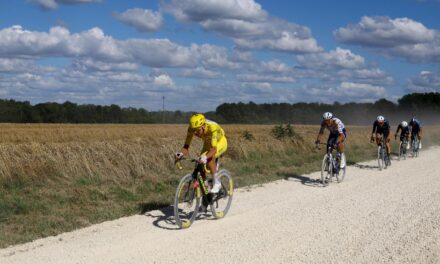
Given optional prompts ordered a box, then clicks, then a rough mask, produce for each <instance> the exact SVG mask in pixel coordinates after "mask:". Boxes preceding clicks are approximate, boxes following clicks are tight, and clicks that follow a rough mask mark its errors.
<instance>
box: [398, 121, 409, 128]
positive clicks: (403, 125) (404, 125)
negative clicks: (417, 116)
mask: <svg viewBox="0 0 440 264" xmlns="http://www.w3.org/2000/svg"><path fill="white" fill-rule="evenodd" d="M400 125H402V127H407V126H408V122H406V121H402V123H400Z"/></svg>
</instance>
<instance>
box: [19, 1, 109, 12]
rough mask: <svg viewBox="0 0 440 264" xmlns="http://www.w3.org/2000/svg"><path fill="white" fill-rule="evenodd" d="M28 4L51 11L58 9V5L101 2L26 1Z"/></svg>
mask: <svg viewBox="0 0 440 264" xmlns="http://www.w3.org/2000/svg"><path fill="white" fill-rule="evenodd" d="M28 2H30V3H33V4H35V5H38V6H39V7H41V8H42V9H45V10H53V9H56V8H58V5H60V4H71V5H73V4H87V3H100V2H102V0H28Z"/></svg>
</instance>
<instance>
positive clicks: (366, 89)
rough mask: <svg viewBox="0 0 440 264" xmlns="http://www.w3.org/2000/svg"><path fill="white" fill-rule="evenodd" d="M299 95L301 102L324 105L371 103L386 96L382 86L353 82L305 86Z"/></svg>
mask: <svg viewBox="0 0 440 264" xmlns="http://www.w3.org/2000/svg"><path fill="white" fill-rule="evenodd" d="M301 94H302V95H301V97H302V98H303V100H306V101H313V102H316V101H319V102H324V103H333V102H335V101H338V102H342V103H347V102H353V101H356V102H373V101H376V100H378V99H380V98H384V97H386V96H387V92H386V90H385V88H384V87H382V86H375V85H371V84H367V83H354V82H342V83H339V84H338V85H336V86H331V85H306V86H305V87H303V88H302V89H301Z"/></svg>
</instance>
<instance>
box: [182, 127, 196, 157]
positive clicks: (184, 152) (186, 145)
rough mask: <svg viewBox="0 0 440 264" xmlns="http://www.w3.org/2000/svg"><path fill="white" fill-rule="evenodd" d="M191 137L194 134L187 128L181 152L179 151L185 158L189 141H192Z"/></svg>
mask: <svg viewBox="0 0 440 264" xmlns="http://www.w3.org/2000/svg"><path fill="white" fill-rule="evenodd" d="M193 136H194V132H193V131H192V130H191V129H190V128H188V132H187V133H186V139H185V144H184V145H183V147H182V150H181V152H182V153H183V155H185V156H186V155H188V149H189V146H190V145H191V141H192V138H193Z"/></svg>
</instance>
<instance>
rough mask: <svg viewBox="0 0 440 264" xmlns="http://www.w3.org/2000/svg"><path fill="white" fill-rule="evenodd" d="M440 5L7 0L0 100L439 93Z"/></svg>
mask: <svg viewBox="0 0 440 264" xmlns="http://www.w3.org/2000/svg"><path fill="white" fill-rule="evenodd" d="M439 65H440V1H439V0H425V1H422V0H399V1H398V0H387V1H383V0H382V1H378V0H377V1H376V0H370V1H352V0H334V1H328V0H316V1H305V0H304V1H288V0H278V1H268V0H264V1H255V0H162V1H153V0H151V1H140V0H139V1H135V0H133V1H128V0H126V1H117V0H14V1H0V98H6V99H9V98H11V99H16V100H27V101H30V102H31V103H33V104H35V103H40V102H48V101H55V102H60V103H62V102H64V101H72V102H76V103H80V104H86V103H93V104H104V105H108V104H113V103H114V104H119V105H121V106H133V107H143V108H145V109H147V110H152V111H154V110H159V109H161V107H162V97H163V96H165V98H166V99H165V105H166V108H167V109H168V110H184V111H211V110H215V108H216V107H217V106H218V105H220V104H222V103H224V102H239V101H242V102H248V101H253V102H256V103H266V102H268V103H272V102H287V103H295V102H301V101H305V102H327V103H331V102H334V101H339V102H371V101H375V100H377V99H379V98H387V99H389V100H393V101H396V100H397V99H398V98H400V97H401V96H402V95H404V94H407V93H411V92H432V91H434V92H440V69H439Z"/></svg>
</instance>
